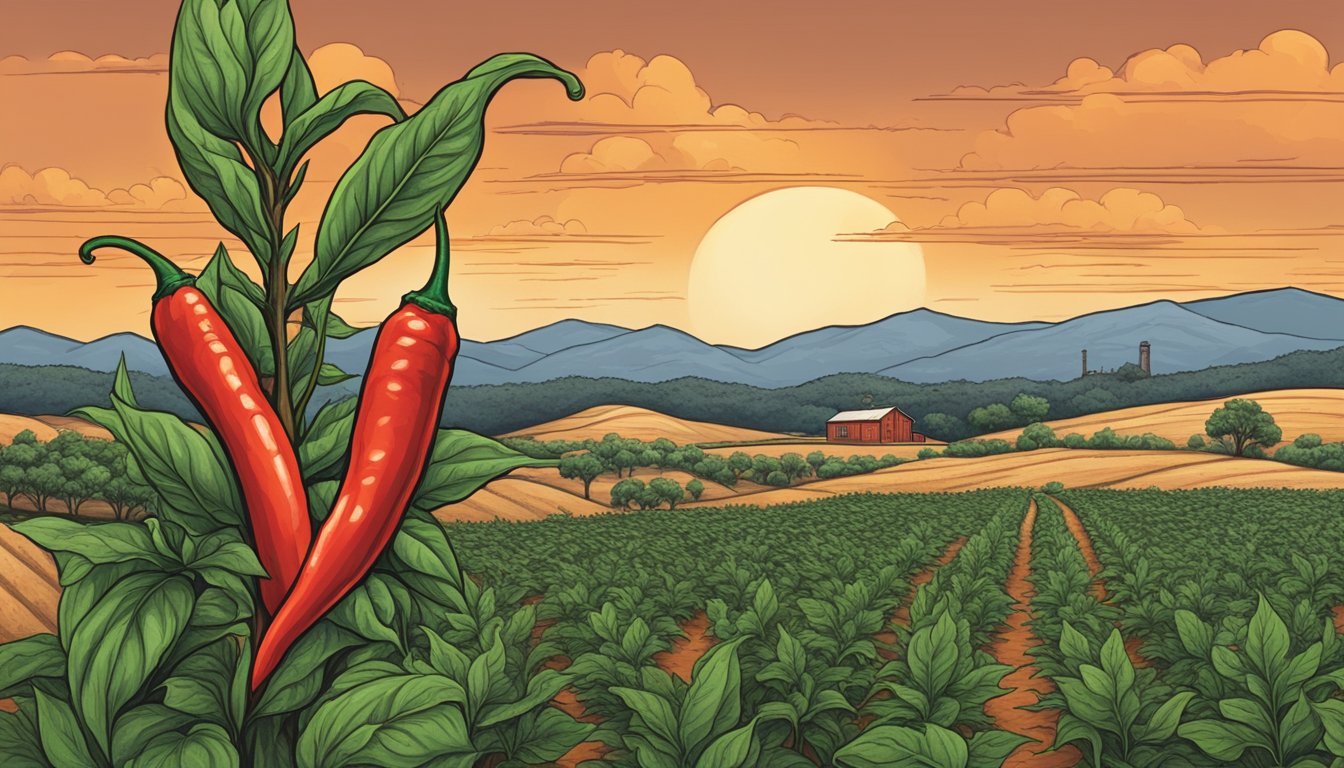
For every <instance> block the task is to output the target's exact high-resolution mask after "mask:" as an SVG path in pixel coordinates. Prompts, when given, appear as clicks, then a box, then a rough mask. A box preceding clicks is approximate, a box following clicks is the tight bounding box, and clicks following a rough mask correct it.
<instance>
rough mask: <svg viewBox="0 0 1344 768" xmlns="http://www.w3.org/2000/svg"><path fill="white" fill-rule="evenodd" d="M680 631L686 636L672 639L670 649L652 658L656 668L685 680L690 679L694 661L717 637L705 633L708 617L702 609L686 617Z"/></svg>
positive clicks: (697, 659)
mask: <svg viewBox="0 0 1344 768" xmlns="http://www.w3.org/2000/svg"><path fill="white" fill-rule="evenodd" d="M681 631H682V632H685V633H686V637H678V638H675V639H673V640H672V650H670V651H663V652H662V653H657V654H654V656H653V660H654V661H655V662H657V664H658V668H659V669H661V670H663V671H664V672H670V673H671V674H674V675H676V676H677V677H680V678H681V679H682V680H685V681H686V682H688V683H689V682H690V681H691V670H692V669H694V668H695V662H697V661H699V660H700V657H701V656H704V655H705V653H706V652H707V651H709V649H710V648H712V647H714V644H715V643H717V642H718V638H716V637H714V636H713V635H709V634H706V633H707V632H708V631H709V617H708V616H706V615H705V612H704V611H698V612H696V614H695V615H694V616H692V617H691V618H689V619H687V620H686V621H685V622H683V623H682V625H681Z"/></svg>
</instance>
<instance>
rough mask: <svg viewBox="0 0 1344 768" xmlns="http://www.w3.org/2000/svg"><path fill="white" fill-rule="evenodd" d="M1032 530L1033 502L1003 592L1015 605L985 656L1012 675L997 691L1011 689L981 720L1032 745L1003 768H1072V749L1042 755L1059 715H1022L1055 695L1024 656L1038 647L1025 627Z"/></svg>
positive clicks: (1028, 612) (1075, 753) (1030, 593)
mask: <svg viewBox="0 0 1344 768" xmlns="http://www.w3.org/2000/svg"><path fill="white" fill-rule="evenodd" d="M1035 524H1036V502H1035V501H1034V500H1033V501H1032V502H1031V503H1030V506H1029V507H1028V508H1027V514H1026V516H1025V517H1024V518H1023V520H1022V532H1021V538H1020V539H1019V540H1018V544H1017V554H1016V556H1015V557H1014V559H1013V567H1012V570H1011V571H1009V573H1008V581H1007V582H1006V583H1005V584H1004V589H1005V590H1006V591H1007V592H1008V594H1009V596H1011V597H1012V598H1013V600H1014V601H1015V602H1014V604H1013V608H1012V613H1009V614H1008V618H1007V620H1006V622H1005V624H1004V626H1003V628H1002V629H1001V630H1000V631H999V633H998V634H997V635H995V636H994V639H993V640H992V641H991V642H990V646H989V652H990V654H991V655H992V656H993V657H994V658H995V659H996V660H997V661H998V662H999V663H1000V664H1007V665H1009V666H1012V667H1015V668H1016V669H1015V670H1014V671H1013V672H1011V673H1009V675H1008V676H1007V677H1006V678H1004V680H1003V682H1002V683H1000V685H1002V686H1004V687H1006V688H1008V689H1010V690H1009V692H1008V693H1007V694H1005V695H1003V696H1000V697H998V698H995V699H990V700H989V701H988V702H987V703H986V704H985V714H987V715H989V716H990V717H992V718H993V719H994V725H995V727H997V728H1001V729H1003V730H1006V731H1012V732H1013V733H1019V734H1022V735H1023V736H1026V737H1028V738H1031V739H1035V743H1027V744H1023V745H1022V746H1020V747H1018V748H1017V749H1016V750H1014V751H1013V753H1012V754H1011V755H1009V756H1008V759H1007V760H1006V761H1005V762H1004V763H1003V768H1072V766H1075V765H1077V764H1078V762H1079V761H1080V760H1081V759H1082V753H1081V752H1079V751H1078V750H1077V749H1075V748H1074V747H1072V746H1067V747H1064V748H1063V749H1060V750H1058V751H1055V752H1045V750H1046V749H1048V748H1049V747H1050V745H1051V744H1052V743H1053V742H1054V740H1055V724H1056V723H1057V722H1058V721H1059V710H1043V711H1039V712H1037V711H1032V710H1029V709H1023V707H1027V706H1031V705H1033V704H1035V703H1037V702H1038V701H1039V700H1040V698H1041V697H1042V696H1044V695H1045V694H1047V693H1050V692H1051V691H1053V690H1054V684H1053V683H1051V682H1050V680H1049V679H1047V678H1045V677H1040V676H1038V675H1039V672H1040V670H1038V669H1037V668H1036V666H1035V665H1034V663H1033V659H1032V657H1031V656H1030V655H1028V653H1027V651H1028V650H1029V649H1031V648H1032V647H1033V646H1035V645H1037V640H1036V637H1035V635H1034V634H1032V631H1031V627H1030V626H1029V624H1028V623H1029V622H1030V621H1031V620H1032V618H1034V613H1033V612H1032V609H1031V598H1032V597H1033V596H1035V594H1036V592H1035V589H1034V588H1033V587H1032V585H1031V582H1030V581H1029V580H1028V577H1030V576H1031V533H1032V527H1033V526H1034V525H1035Z"/></svg>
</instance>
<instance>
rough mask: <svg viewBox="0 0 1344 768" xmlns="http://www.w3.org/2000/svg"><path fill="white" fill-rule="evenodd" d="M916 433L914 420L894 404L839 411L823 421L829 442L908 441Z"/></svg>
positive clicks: (913, 439) (910, 440) (912, 440)
mask: <svg viewBox="0 0 1344 768" xmlns="http://www.w3.org/2000/svg"><path fill="white" fill-rule="evenodd" d="M915 434H916V433H915V420H914V419H912V418H910V415H909V414H907V413H905V412H903V411H902V410H901V409H900V408H897V407H895V406H892V407H890V408H870V409H868V410H866V411H841V412H840V413H837V414H835V415H834V416H832V417H831V418H830V419H829V420H828V421H827V422H826V441H827V442H830V443H911V442H915V440H916V438H915Z"/></svg>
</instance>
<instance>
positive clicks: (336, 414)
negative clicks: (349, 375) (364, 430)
mask: <svg viewBox="0 0 1344 768" xmlns="http://www.w3.org/2000/svg"><path fill="white" fill-rule="evenodd" d="M358 404H359V398H357V397H347V398H346V399H344V400H338V401H336V402H333V403H327V404H325V405H323V406H322V407H321V408H320V409H319V410H318V412H317V415H316V416H314V417H313V423H312V424H310V425H309V426H308V431H307V432H306V433H305V434H304V437H303V442H302V443H300V444H299V466H301V467H303V477H304V479H305V480H312V479H314V478H318V477H326V476H327V475H328V474H329V472H330V471H331V470H333V469H335V468H336V467H337V466H338V465H340V463H341V461H342V460H343V459H344V458H345V454H346V452H347V451H349V450H350V434H351V432H352V431H353V430H354V426H355V406H357V405H358Z"/></svg>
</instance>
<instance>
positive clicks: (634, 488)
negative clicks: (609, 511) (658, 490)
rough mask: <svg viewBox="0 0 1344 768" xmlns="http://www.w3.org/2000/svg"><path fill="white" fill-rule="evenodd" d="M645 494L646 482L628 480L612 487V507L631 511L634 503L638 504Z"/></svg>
mask: <svg viewBox="0 0 1344 768" xmlns="http://www.w3.org/2000/svg"><path fill="white" fill-rule="evenodd" d="M644 492H645V488H644V481H643V480H634V479H631V478H626V479H624V480H622V481H620V482H619V483H617V484H615V485H613V486H611V506H613V507H615V508H616V509H629V508H630V505H631V504H632V503H638V502H639V498H640V496H641V494H643V493H644Z"/></svg>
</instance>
